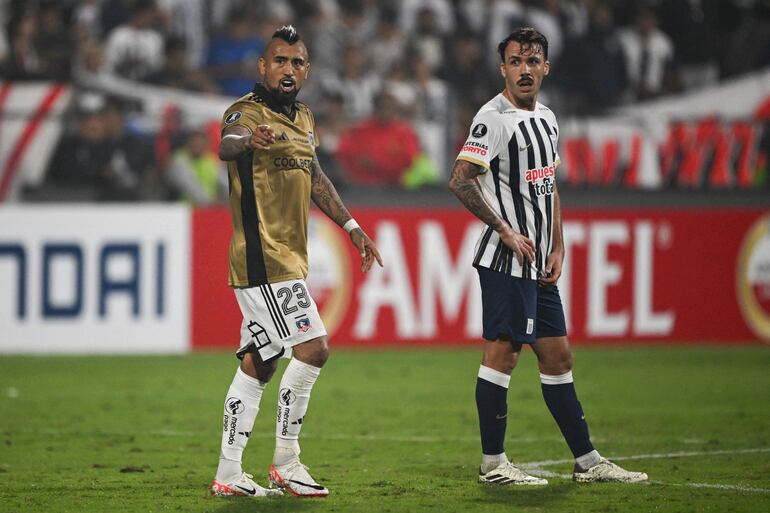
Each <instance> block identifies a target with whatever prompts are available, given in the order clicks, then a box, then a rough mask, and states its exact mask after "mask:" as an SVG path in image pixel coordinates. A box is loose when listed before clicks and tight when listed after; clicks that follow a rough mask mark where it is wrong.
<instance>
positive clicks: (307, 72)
mask: <svg viewBox="0 0 770 513" xmlns="http://www.w3.org/2000/svg"><path fill="white" fill-rule="evenodd" d="M308 74H310V63H309V62H308V63H307V64H305V80H307V76H308Z"/></svg>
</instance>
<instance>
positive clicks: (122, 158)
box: [102, 99, 167, 200]
mask: <svg viewBox="0 0 770 513" xmlns="http://www.w3.org/2000/svg"><path fill="white" fill-rule="evenodd" d="M126 107H127V106H126V105H125V103H124V102H121V101H119V100H116V99H109V100H108V101H107V102H106V104H105V106H104V111H103V113H102V117H103V119H104V127H105V133H106V137H107V143H108V145H109V149H110V169H111V172H112V173H113V175H115V176H116V177H120V179H121V181H122V182H124V183H127V184H128V183H130V184H132V186H133V187H135V188H136V192H137V194H136V196H135V197H134V198H121V199H156V200H161V199H166V196H167V195H166V191H165V187H164V184H163V181H162V179H161V174H160V170H159V169H158V167H157V166H156V165H155V152H154V148H153V144H152V140H151V138H150V137H148V136H147V135H145V134H143V133H141V132H140V131H139V130H136V129H134V130H129V123H128V122H127V121H126Z"/></svg>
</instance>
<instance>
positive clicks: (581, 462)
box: [575, 449, 602, 470]
mask: <svg viewBox="0 0 770 513" xmlns="http://www.w3.org/2000/svg"><path fill="white" fill-rule="evenodd" d="M600 461H602V456H601V455H600V454H599V451H597V450H596V449H594V450H593V451H591V452H589V453H588V454H584V455H582V456H578V457H577V458H575V463H577V464H578V467H580V468H581V469H583V470H588V469H589V468H591V467H593V466H594V465H597V464H598V463H599V462H600Z"/></svg>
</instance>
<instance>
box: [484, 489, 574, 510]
mask: <svg viewBox="0 0 770 513" xmlns="http://www.w3.org/2000/svg"><path fill="white" fill-rule="evenodd" d="M574 490H575V486H574V485H573V484H572V483H558V482H556V483H549V484H548V486H481V495H482V497H480V498H474V499H473V500H472V501H469V502H473V503H486V504H489V503H499V504H505V505H506V506H509V507H517V506H518V507H522V508H530V507H531V508H543V509H545V510H547V509H548V506H549V505H550V504H552V503H556V504H560V503H563V502H564V500H565V497H567V496H568V495H569V494H570V493H571V492H572V491H574Z"/></svg>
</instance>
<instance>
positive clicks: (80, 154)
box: [46, 95, 138, 201]
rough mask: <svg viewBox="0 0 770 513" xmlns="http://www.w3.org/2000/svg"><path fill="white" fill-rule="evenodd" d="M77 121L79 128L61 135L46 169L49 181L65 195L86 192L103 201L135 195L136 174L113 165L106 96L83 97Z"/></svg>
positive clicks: (87, 194)
mask: <svg viewBox="0 0 770 513" xmlns="http://www.w3.org/2000/svg"><path fill="white" fill-rule="evenodd" d="M76 124H77V129H76V132H75V133H74V134H72V135H65V136H64V137H62V138H61V140H60V141H59V144H58V146H57V148H56V150H55V151H54V155H53V158H51V160H50V162H49V167H48V171H47V173H46V182H47V184H49V185H53V186H55V187H56V188H57V190H58V191H59V194H60V195H61V196H63V197H67V196H68V194H75V195H77V196H78V197H82V196H83V194H85V195H86V196H87V197H89V198H91V199H95V200H102V201H111V200H125V199H133V198H135V197H136V188H137V185H138V180H137V177H136V176H135V175H134V174H133V173H131V172H126V169H125V168H124V167H120V166H118V167H114V163H115V162H114V159H113V145H112V142H111V141H110V138H109V135H108V133H107V123H106V118H105V116H104V99H103V98H102V97H99V96H95V95H85V96H84V97H82V98H81V99H80V103H79V110H78V112H77V113H76Z"/></svg>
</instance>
